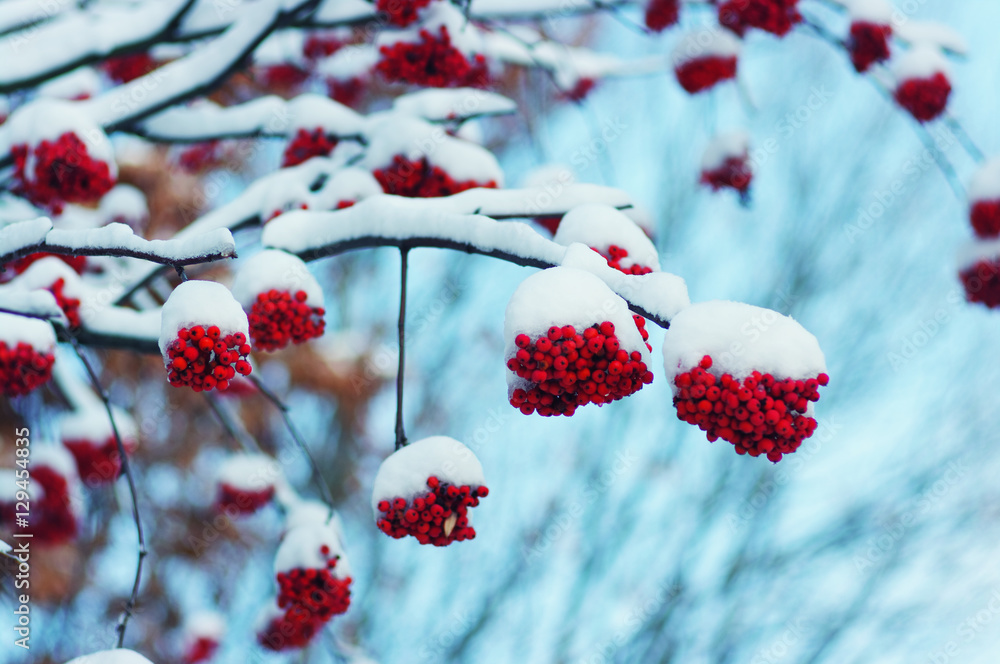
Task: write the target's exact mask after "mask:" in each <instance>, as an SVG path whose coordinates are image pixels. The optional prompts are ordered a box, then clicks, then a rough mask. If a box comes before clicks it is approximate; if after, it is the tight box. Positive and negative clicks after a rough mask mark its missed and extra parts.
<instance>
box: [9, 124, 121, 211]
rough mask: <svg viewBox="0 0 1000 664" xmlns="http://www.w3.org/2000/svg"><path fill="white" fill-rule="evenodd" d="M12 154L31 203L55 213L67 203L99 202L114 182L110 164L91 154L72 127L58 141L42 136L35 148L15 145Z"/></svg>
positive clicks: (16, 177)
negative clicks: (29, 162)
mask: <svg viewBox="0 0 1000 664" xmlns="http://www.w3.org/2000/svg"><path fill="white" fill-rule="evenodd" d="M29 153H30V154H31V156H32V157H33V159H32V160H31V162H32V167H33V170H32V171H31V172H30V173H29V172H28V171H27V168H28V161H29V160H28V156H29ZM11 155H12V156H13V157H14V179H15V180H16V181H17V183H18V186H19V188H20V189H21V190H22V191H23V192H24V194H25V195H26V196H27V197H28V198H29V199H30V200H31V202H32V203H35V204H36V205H40V206H44V207H47V208H49V209H50V210H52V211H53V212H56V213H58V212H61V211H62V208H63V204H64V203H85V204H86V203H96V202H97V201H99V200H100V199H101V197H102V196H104V194H106V193H108V191H110V190H111V188H112V187H113V186H114V185H115V178H114V176H113V175H112V172H111V168H110V166H109V165H108V164H107V163H106V162H104V161H101V160H97V159H94V158H93V157H91V156H90V154H89V153H88V152H87V146H86V144H84V142H83V141H81V140H80V138H79V137H78V136H77V135H76V134H75V133H73V132H71V131H68V132H66V133H64V134H62V135H61V136H60V137H59V138H58V139H56V140H55V141H49V140H42V141H40V142H39V143H38V144H37V145H36V146H35V147H34V149H31V148H29V146H28V145H26V144H20V145H15V146H14V147H13V148H12V150H11Z"/></svg>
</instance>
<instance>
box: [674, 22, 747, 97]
mask: <svg viewBox="0 0 1000 664" xmlns="http://www.w3.org/2000/svg"><path fill="white" fill-rule="evenodd" d="M739 55H740V42H739V40H738V39H736V38H734V37H733V36H732V35H730V34H729V33H727V32H723V31H722V30H699V31H698V32H692V33H690V34H688V35H686V36H685V37H684V38H683V39H681V40H680V42H678V44H677V46H676V47H675V48H674V52H673V56H672V59H673V64H674V73H675V74H676V75H677V82H678V83H680V84H681V87H682V88H684V89H685V90H687V91H688V92H689V93H691V94H695V93H698V92H702V91H703V90H708V89H709V88H711V87H713V86H715V85H716V84H718V83H720V82H721V81H726V80H730V79H734V78H736V66H737V59H738V58H739Z"/></svg>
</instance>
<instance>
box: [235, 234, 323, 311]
mask: <svg viewBox="0 0 1000 664" xmlns="http://www.w3.org/2000/svg"><path fill="white" fill-rule="evenodd" d="M272 289H274V290H278V291H282V292H284V291H287V292H289V293H292V294H293V295H294V294H295V293H296V292H298V291H304V292H305V294H306V304H308V305H309V306H310V307H322V306H323V289H322V288H320V285H319V282H318V281H316V277H314V276H313V275H312V273H311V272H309V268H308V267H307V266H306V264H305V261H303V260H302V259H301V258H299V257H298V256H296V255H295V254H290V253H288V252H287V251H281V250H280V249H265V250H263V251H261V252H259V253H257V254H255V255H254V256H253V257H251V258H250V259H248V260H247V261H245V262H244V263H243V265H241V266H240V269H239V270H238V271H237V272H236V277H235V279H234V280H233V289H232V293H233V297H235V298H236V301H237V302H239V303H240V306H242V307H243V308H244V309H249V308H250V307H252V306H253V303H254V302H255V301H256V300H257V296H258V295H259V294H261V293H266V292H267V291H269V290H272Z"/></svg>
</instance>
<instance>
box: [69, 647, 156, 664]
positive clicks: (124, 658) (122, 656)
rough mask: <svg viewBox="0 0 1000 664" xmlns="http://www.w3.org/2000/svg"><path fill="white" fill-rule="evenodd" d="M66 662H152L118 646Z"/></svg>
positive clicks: (144, 663) (143, 663)
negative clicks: (114, 648) (117, 647)
mask: <svg viewBox="0 0 1000 664" xmlns="http://www.w3.org/2000/svg"><path fill="white" fill-rule="evenodd" d="M66 664H153V663H152V662H150V661H149V660H148V659H146V658H145V657H143V656H142V655H140V654H139V653H137V652H135V651H133V650H126V649H124V648H119V649H117V650H103V651H101V652H95V653H93V654H91V655H83V656H82V657H77V658H76V659H73V660H70V661H68V662H66Z"/></svg>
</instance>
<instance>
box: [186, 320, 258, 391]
mask: <svg viewBox="0 0 1000 664" xmlns="http://www.w3.org/2000/svg"><path fill="white" fill-rule="evenodd" d="M249 354H250V344H248V343H247V339H246V336H244V334H243V333H242V332H235V333H233V334H227V335H225V336H223V335H222V331H221V330H220V329H219V327H218V326H216V325H212V326H210V327H208V328H206V327H204V326H202V325H195V326H194V327H191V328H186V327H184V328H181V329H180V330H178V331H177V338H176V339H175V340H174V341H173V342H171V344H170V346H169V347H168V348H167V356H168V358H169V360H168V362H167V379H168V380H169V381H170V384H171V385H173V386H174V387H182V386H185V385H186V386H188V387H190V388H191V389H193V390H194V391H195V392H201V391H206V392H207V391H209V390H213V389H218V390H225V389H226V388H228V387H229V381H230V380H232V379H233V377H235V376H236V374H237V373H239V374H240V375H242V376H247V375H249V374H250V363H249V362H247V359H246V358H247V355H249Z"/></svg>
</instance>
